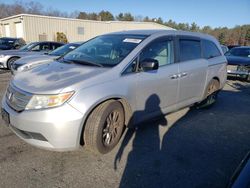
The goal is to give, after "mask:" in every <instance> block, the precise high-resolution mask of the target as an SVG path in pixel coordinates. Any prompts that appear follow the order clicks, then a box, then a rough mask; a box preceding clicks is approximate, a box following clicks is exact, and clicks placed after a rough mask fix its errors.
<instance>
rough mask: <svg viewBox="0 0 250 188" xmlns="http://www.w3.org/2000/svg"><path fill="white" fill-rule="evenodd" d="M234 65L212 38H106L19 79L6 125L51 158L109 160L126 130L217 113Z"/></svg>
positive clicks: (162, 33) (151, 34) (170, 34)
mask: <svg viewBox="0 0 250 188" xmlns="http://www.w3.org/2000/svg"><path fill="white" fill-rule="evenodd" d="M226 65H227V61H226V58H225V57H224V55H223V52H222V50H221V47H220V44H219V43H218V42H217V40H216V39H215V38H214V37H212V36H209V35H205V34H201V33H192V32H184V31H172V30H136V31H123V32H116V33H110V34H105V35H101V36H98V37H95V38H93V39H91V40H89V41H87V42H86V43H84V44H82V45H81V46H80V47H78V48H77V49H75V50H73V51H71V52H70V53H68V54H67V55H65V56H64V57H62V58H60V59H58V60H57V61H54V62H50V63H47V64H44V65H41V66H39V67H36V68H34V69H30V70H28V71H25V72H22V73H20V74H17V75H16V76H14V77H13V78H12V80H11V81H10V84H9V86H8V88H7V91H6V94H5V96H4V97H3V99H2V118H3V119H4V120H5V121H6V124H7V125H8V127H9V128H10V129H11V130H12V131H13V132H15V133H16V134H17V135H18V136H19V137H20V138H21V139H23V140H24V141H26V142H28V143H30V144H32V145H35V146H38V147H42V148H46V149H51V150H60V151H65V150H72V149H76V148H79V147H80V146H82V145H86V147H87V148H89V149H91V150H92V151H94V152H97V153H107V152H109V151H110V150H112V149H113V148H114V147H115V145H116V144H117V143H118V142H119V139H120V137H121V135H122V133H123V131H124V128H125V127H130V126H132V125H135V124H138V123H141V122H143V121H145V120H149V119H152V118H153V117H156V116H158V115H160V114H167V113H170V112H173V111H176V110H178V109H180V108H183V107H186V106H191V105H193V104H197V105H203V106H204V105H205V106H206V105H210V104H212V103H213V102H214V101H215V100H216V96H217V93H218V91H219V90H221V89H222V88H223V86H224V84H225V82H226V74H227V71H226Z"/></svg>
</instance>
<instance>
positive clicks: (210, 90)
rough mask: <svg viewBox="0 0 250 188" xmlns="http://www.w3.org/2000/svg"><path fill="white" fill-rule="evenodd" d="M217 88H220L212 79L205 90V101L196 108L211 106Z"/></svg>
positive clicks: (216, 94)
mask: <svg viewBox="0 0 250 188" xmlns="http://www.w3.org/2000/svg"><path fill="white" fill-rule="evenodd" d="M219 88H220V83H219V81H218V80H216V79H212V80H211V81H210V83H209V84H208V87H207V89H206V92H205V99H204V100H203V101H202V102H200V103H198V104H197V105H196V107H197V108H207V107H210V106H212V105H213V104H214V103H215V102H216V100H217V96H218V92H219Z"/></svg>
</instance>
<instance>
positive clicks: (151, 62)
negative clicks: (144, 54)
mask: <svg viewBox="0 0 250 188" xmlns="http://www.w3.org/2000/svg"><path fill="white" fill-rule="evenodd" d="M140 67H141V69H142V70H143V71H150V70H157V69H158V68H159V62H158V60H156V59H144V60H143V61H142V62H141V63H140Z"/></svg>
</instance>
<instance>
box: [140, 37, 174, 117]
mask: <svg viewBox="0 0 250 188" xmlns="http://www.w3.org/2000/svg"><path fill="white" fill-rule="evenodd" d="M145 59H155V60H157V61H158V62H159V69H158V70H151V71H146V72H145V71H140V72H139V73H137V77H136V81H137V90H136V106H137V109H138V110H139V111H140V113H137V114H139V117H136V120H137V122H140V121H143V120H145V119H148V118H151V117H152V116H155V115H159V114H161V113H166V112H167V111H171V110H174V109H175V104H176V101H177V93H178V79H176V78H175V77H173V75H176V74H178V63H174V62H175V60H174V42H173V40H172V39H171V38H161V39H157V40H155V41H153V42H151V43H150V44H149V45H148V46H146V47H145V48H144V49H143V50H142V52H141V53H140V56H139V62H143V60H145ZM139 64H140V63H139Z"/></svg>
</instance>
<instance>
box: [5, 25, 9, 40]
mask: <svg viewBox="0 0 250 188" xmlns="http://www.w3.org/2000/svg"><path fill="white" fill-rule="evenodd" d="M4 30H5V36H6V37H10V25H9V24H6V25H4Z"/></svg>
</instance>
